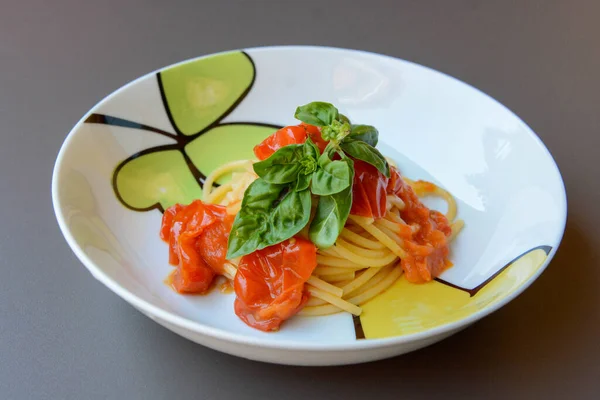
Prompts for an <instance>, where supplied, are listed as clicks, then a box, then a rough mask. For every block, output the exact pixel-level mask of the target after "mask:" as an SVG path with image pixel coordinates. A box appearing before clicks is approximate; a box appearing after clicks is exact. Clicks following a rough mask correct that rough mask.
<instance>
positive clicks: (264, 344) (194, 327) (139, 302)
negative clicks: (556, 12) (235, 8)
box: [51, 45, 567, 351]
mask: <svg viewBox="0 0 600 400" xmlns="http://www.w3.org/2000/svg"><path fill="white" fill-rule="evenodd" d="M280 50H299V51H302V50H317V51H323V52H342V53H352V54H358V55H362V56H369V57H373V58H384V59H387V60H391V61H394V62H401V63H406V64H410V65H412V66H416V67H419V68H423V69H425V70H427V71H429V72H433V73H436V74H441V75H443V76H444V77H446V78H448V79H451V80H453V81H456V82H459V83H461V84H463V85H466V86H467V87H469V88H471V89H473V90H475V91H476V92H478V93H479V94H480V95H483V96H485V97H487V98H488V99H490V100H492V101H493V102H494V103H496V104H497V105H498V106H500V107H501V108H503V109H504V110H505V111H507V112H509V113H510V114H512V115H513V116H515V117H516V118H517V120H518V121H519V122H521V123H522V124H523V126H524V127H525V128H526V129H525V133H524V134H529V135H530V136H531V137H532V138H533V139H534V141H535V142H536V143H537V145H538V147H539V149H540V150H541V151H542V153H545V155H546V156H547V157H549V159H550V161H551V162H552V165H553V167H554V169H555V172H556V173H557V174H558V178H559V182H558V183H559V185H560V187H561V189H562V190H561V194H562V203H563V205H564V207H563V209H562V210H561V211H562V212H561V215H560V223H559V229H557V231H556V233H555V238H554V242H553V243H550V245H551V246H552V249H551V251H550V252H549V253H548V255H547V257H546V259H545V261H544V262H543V263H542V265H541V266H540V267H539V268H538V269H537V270H536V272H535V273H534V274H533V275H532V276H530V277H529V278H528V279H527V280H526V281H525V282H523V283H522V284H521V285H520V286H519V287H517V288H516V289H515V290H514V291H513V292H512V293H510V294H509V295H507V296H505V297H503V298H501V299H499V300H497V301H496V302H494V303H492V304H490V305H488V306H486V307H484V308H482V309H480V310H478V311H476V312H474V313H472V314H470V315H468V316H467V317H464V318H460V319H458V320H455V321H452V322H448V323H445V324H442V325H438V326H436V327H433V328H429V329H426V330H424V331H420V332H416V333H409V334H406V335H401V336H393V337H388V338H377V339H365V340H356V341H354V342H345V343H318V342H316V343H311V342H302V341H298V340H287V339H286V340H282V341H273V340H270V339H269V338H267V337H254V336H246V335H244V334H241V333H234V332H229V331H226V330H223V329H221V328H216V327H211V326H207V325H204V324H202V323H201V322H196V321H192V320H190V319H187V318H185V317H182V316H179V315H176V314H173V313H171V312H169V311H167V310H165V309H163V308H161V307H158V306H156V305H153V304H152V303H150V302H148V301H146V300H144V299H142V298H140V297H138V296H137V295H136V294H134V293H132V292H130V291H129V290H127V289H126V288H125V287H123V286H122V285H121V284H119V282H117V281H115V280H113V279H112V278H110V277H109V276H108V275H107V274H106V273H104V272H103V270H102V269H101V268H99V267H98V266H97V265H96V264H95V263H94V262H93V261H92V260H91V259H90V258H89V257H88V256H87V255H86V253H85V251H84V250H83V249H82V248H81V247H80V246H79V245H78V244H77V242H76V240H75V238H74V236H73V234H72V233H71V231H70V229H69V227H68V225H67V223H66V219H65V215H64V213H63V207H62V204H61V201H60V198H59V194H58V192H59V190H58V187H59V184H60V175H61V169H62V166H63V159H64V157H65V154H66V152H67V151H68V149H69V147H70V144H71V142H72V140H73V138H74V137H75V135H76V134H77V131H78V130H79V128H80V127H81V125H82V124H83V122H84V121H85V120H86V118H87V117H88V116H89V115H90V114H92V113H93V112H94V110H96V109H97V108H98V107H100V106H101V105H103V104H104V103H106V102H108V101H110V100H111V99H112V98H113V97H115V96H117V95H118V94H119V93H121V92H124V91H126V90H127V89H128V88H129V87H131V86H134V85H136V84H137V83H138V82H139V81H142V80H144V79H146V78H148V77H150V76H152V75H154V74H156V73H157V72H160V71H162V70H164V69H166V68H171V67H175V66H178V65H182V64H185V63H188V62H191V61H195V60H199V59H203V58H209V57H213V56H217V55H221V54H227V53H231V52H235V51H251V52H252V51H254V52H256V51H267V52H268V51H280ZM51 191H52V204H53V209H54V214H55V216H56V219H57V222H58V225H59V227H60V230H61V232H62V234H63V236H64V237H65V239H66V241H67V243H68V244H69V247H70V248H71V250H72V251H73V252H74V253H75V255H76V256H77V258H78V259H79V261H80V262H82V263H83V264H84V266H85V267H86V268H87V269H88V270H89V271H90V273H91V274H92V276H93V277H95V278H96V279H97V280H99V281H100V282H102V283H103V284H104V285H105V286H107V287H108V288H109V289H110V290H112V291H113V292H114V293H116V294H117V295H118V296H119V297H121V298H123V299H124V300H126V301H127V302H128V303H130V304H131V305H133V306H134V307H135V308H137V309H138V310H140V311H142V312H143V313H144V314H146V315H147V316H155V317H157V318H159V319H161V320H162V321H164V322H166V323H167V324H172V325H175V326H177V327H180V328H183V329H186V330H189V331H192V332H195V333H198V334H201V335H204V336H207V337H209V338H212V339H215V340H220V341H226V342H232V343H235V344H239V345H250V346H253V347H258V348H263V349H273V350H287V351H311V350H312V351H323V350H325V351H356V350H368V349H375V348H385V347H394V346H396V345H401V344H405V343H411V342H417V341H421V340H425V339H428V338H432V337H435V336H438V335H442V334H444V333H452V332H453V331H457V330H459V329H461V328H463V327H466V326H468V325H470V324H472V323H474V322H476V321H478V320H480V319H481V318H483V317H485V316H487V315H490V314H491V313H493V312H495V311H497V310H498V309H500V308H501V307H503V306H504V305H506V304H507V303H509V302H510V301H512V300H514V299H515V298H516V297H517V296H519V295H520V294H521V293H522V292H523V291H525V290H526V289H527V288H528V287H529V286H530V285H531V284H532V283H533V282H534V281H535V280H536V279H537V278H538V277H539V276H540V275H541V274H542V272H544V270H545V269H546V268H547V266H548V264H549V263H550V262H551V261H552V259H553V258H554V255H555V254H556V251H557V250H558V248H559V246H560V243H561V241H562V238H563V235H564V232H565V227H566V222H567V195H566V190H565V184H564V180H563V178H562V174H561V173H560V169H559V167H558V165H557V164H556V161H555V159H554V157H553V156H552V154H551V153H550V151H549V150H548V148H547V147H546V146H545V144H544V143H543V142H542V140H541V139H540V138H539V136H538V135H537V134H536V133H535V132H534V131H533V130H532V129H531V128H530V127H529V125H527V124H526V123H525V122H524V121H523V120H522V119H521V118H520V117H519V116H518V115H517V114H516V113H514V112H513V111H512V110H510V109H509V108H508V107H506V106H505V105H503V104H502V103H500V102H499V101H497V100H496V99H494V98H493V97H491V96H490V95H488V94H486V93H485V92H483V91H481V90H479V89H477V88H476V87H474V86H472V85H470V84H468V83H466V82H464V81H462V80H460V79H457V78H454V77H452V76H450V75H448V74H446V73H444V72H441V71H438V70H435V69H433V68H430V67H427V66H424V65H421V64H418V63H415V62H412V61H408V60H404V59H401V58H397V57H393V56H389V55H385V54H379V53H374V52H370V51H364V50H356V49H350V48H342V47H330V46H312V45H291V46H288V45H276V46H258V47H249V48H242V49H232V50H226V51H221V52H217V53H211V54H207V55H203V56H199V57H193V58H189V59H186V60H183V61H180V62H177V63H174V64H170V65H167V66H164V67H161V68H158V69H156V70H154V71H151V72H149V73H147V74H144V75H142V76H140V77H138V78H136V79H134V80H132V81H130V82H128V83H126V84H124V85H122V86H121V87H119V88H118V89H116V90H114V91H112V92H111V93H110V94H108V95H107V96H105V97H104V98H103V99H102V100H100V101H99V102H98V103H96V104H95V105H94V106H93V107H92V108H91V109H90V110H89V111H88V112H86V113H85V115H84V116H83V117H82V118H81V119H80V120H79V121H78V122H77V123H76V124H75V125H74V126H73V128H72V129H71V130H70V132H69V133H68V135H67V136H66V138H65V140H64V142H63V144H62V145H61V148H60V150H59V152H58V155H57V158H56V161H55V164H54V168H53V172H52V189H51Z"/></svg>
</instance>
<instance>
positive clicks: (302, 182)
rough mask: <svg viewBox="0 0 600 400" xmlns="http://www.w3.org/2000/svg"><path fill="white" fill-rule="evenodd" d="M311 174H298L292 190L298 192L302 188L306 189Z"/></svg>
mask: <svg viewBox="0 0 600 400" xmlns="http://www.w3.org/2000/svg"><path fill="white" fill-rule="evenodd" d="M312 176H313V174H308V175H302V174H300V175H298V180H297V181H296V187H295V188H294V190H295V191H296V192H300V191H302V190H306V189H308V187H309V186H310V181H311V180H312Z"/></svg>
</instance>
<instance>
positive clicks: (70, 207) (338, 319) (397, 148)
mask: <svg viewBox="0 0 600 400" xmlns="http://www.w3.org/2000/svg"><path fill="white" fill-rule="evenodd" d="M313 100H322V101H329V102H331V103H334V104H336V105H337V106H338V108H340V111H341V112H342V113H344V114H346V115H348V116H350V117H351V119H352V120H353V121H359V122H360V123H365V124H370V125H374V126H376V127H377V128H378V129H379V132H380V145H379V147H380V150H381V151H382V152H383V153H384V154H386V155H387V156H389V157H391V158H393V159H394V160H395V161H396V162H397V164H398V166H399V167H400V169H401V171H402V172H403V173H404V174H405V175H407V176H408V177H410V178H413V179H418V178H420V179H427V180H431V181H434V182H436V183H437V184H439V185H441V186H443V187H444V188H446V189H447V190H449V191H450V192H451V193H452V194H453V195H454V196H455V197H456V198H457V201H458V208H459V215H458V216H459V217H460V218H462V219H464V220H465V222H466V225H465V229H464V230H463V232H462V233H461V234H460V235H459V237H458V238H457V240H456V241H454V242H453V243H452V247H451V259H452V261H453V262H454V264H455V265H454V267H453V268H451V269H449V270H448V271H447V272H445V273H444V274H443V275H442V276H441V279H440V280H438V281H435V282H432V283H429V284H425V285H412V284H409V283H408V282H406V280H404V279H403V278H401V279H400V280H399V281H398V282H396V284H395V285H394V286H393V287H392V288H390V289H389V290H388V291H386V292H385V293H384V294H382V295H380V296H378V297H377V298H375V299H374V300H372V301H370V302H369V303H367V304H366V305H365V306H364V307H363V309H364V312H363V314H362V315H361V316H360V318H354V319H353V318H352V316H351V315H349V314H345V313H341V314H337V315H333V316H326V317H296V318H293V319H292V320H290V321H288V322H287V323H286V324H285V325H284V326H283V328H282V329H281V330H280V331H279V332H276V333H269V334H267V333H264V332H260V331H256V330H253V329H251V328H249V327H247V326H246V325H244V324H243V323H242V322H241V321H240V320H239V319H238V318H237V317H236V316H235V314H234V313H233V306H232V304H233V299H234V296H233V295H232V294H224V293H221V292H219V291H213V292H211V293H210V294H208V295H205V296H181V295H178V294H176V293H174V292H173V291H172V290H171V289H170V288H169V287H167V286H166V285H165V284H164V283H163V281H164V279H165V277H166V276H167V275H168V274H169V272H170V271H171V269H172V267H171V266H170V265H169V264H168V263H167V246H166V245H165V244H164V243H162V242H161V241H160V239H159V237H158V229H159V226H160V219H161V216H162V215H161V212H162V210H164V209H165V208H166V207H168V206H169V205H171V204H174V203H176V202H182V203H187V202H189V201H191V200H193V199H194V198H200V197H201V185H202V182H203V179H204V177H205V176H206V175H207V174H208V173H210V172H211V170H212V169H214V168H215V167H216V166H218V165H219V164H221V163H224V162H227V161H231V160H234V159H240V158H250V157H251V156H252V146H253V145H254V144H255V143H256V142H257V141H259V140H261V138H264V137H266V136H267V135H268V134H270V133H271V132H273V131H274V130H275V129H276V127H277V126H282V125H286V124H291V123H294V119H293V113H294V110H295V108H296V106H298V105H301V104H305V103H307V102H310V101H313ZM52 189H53V201H54V207H55V212H56V216H57V219H58V222H59V225H60V227H61V229H62V232H63V234H64V235H65V237H66V239H67V241H68V243H69V245H70V246H71V248H72V249H73V251H74V252H75V253H76V254H77V256H78V257H79V259H80V260H81V261H82V262H83V263H84V265H85V266H86V267H87V268H88V269H89V270H90V272H91V273H92V274H93V275H94V276H95V277H96V278H97V279H99V280H100V281H101V282H103V283H104V284H105V285H106V286H108V287H109V288H110V289H111V290H113V291H114V292H115V293H117V294H118V295H119V296H121V297H123V298H124V299H125V300H127V301H128V302H130V303H131V304H132V305H133V306H135V307H136V308H137V309H139V310H140V311H141V312H143V313H144V314H146V315H148V316H149V317H150V318H152V319H154V320H155V321H156V322H158V323H160V324H161V325H163V326H165V327H167V328H169V329H171V330H172V331H174V332H176V333H178V334H180V335H182V336H184V337H186V338H188V339H190V340H193V341H195V342H198V343H200V344H203V345H206V346H209V347H212V348H215V349H217V350H220V351H224V352H227V353H231V354H235V355H239V356H242V357H246V358H251V359H256V360H262V361H269V362H277V363H285V364H298V365H331V364H346V363H356V362H364V361H370V360H375V359H380V358H385V357H390V356H394V355H398V354H402V353H405V352H407V351H412V350H415V349H418V348H421V347H423V346H427V345H429V344H431V343H434V342H436V341H438V340H441V339H443V338H445V337H447V336H449V335H451V334H452V333H455V332H457V331H458V330H460V329H463V328H464V327H466V326H468V325H469V324H471V323H473V322H475V321H476V320H478V319H479V318H482V317H483V316H485V315H487V314H489V313H491V312H492V311H494V310H496V309H498V308H499V307H501V306H502V305H504V304H506V303H507V302H508V301H510V300H511V299H513V298H514V297H515V296H516V295H518V294H519V293H520V292H521V291H523V290H524V289H525V288H526V287H527V286H528V285H529V284H530V283H531V282H532V281H533V280H535V278H536V277H537V276H538V275H539V274H540V273H541V272H542V271H543V269H544V268H545V267H546V265H547V264H548V262H549V261H550V259H551V258H552V256H553V255H554V253H555V251H556V248H557V247H558V245H559V243H560V240H561V237H562V233H563V230H564V226H565V219H566V198H565V192H564V186H563V183H562V179H561V176H560V173H559V171H558V169H557V167H556V165H555V163H554V161H553V160H552V157H551V156H550V154H549V153H548V151H547V150H546V148H545V147H544V145H543V144H542V143H541V141H540V140H539V139H538V138H537V136H536V135H535V134H534V133H533V132H532V131H531V129H529V127H527V125H526V124H525V123H523V121H521V120H520V119H519V118H518V117H517V116H515V115H514V114H513V113H512V112H510V111H509V110H508V109H506V108H505V107H504V106H502V105H501V104H499V103H498V102H496V101H495V100H493V99H492V98H490V97H488V96H487V95H485V94H483V93H481V92H479V91H478V90H476V89H474V88H472V87H470V86H468V85H466V84H464V83H462V82H460V81H458V80H455V79H453V78H450V77H448V76H446V75H444V74H441V73H439V72H436V71H433V70H431V69H428V68H425V67H422V66H419V65H416V64H413V63H409V62H406V61H402V60H398V59H394V58H390V57H385V56H381V55H376V54H370V53H364V52H358V51H350V50H342V49H331V48H317V47H273V48H257V49H248V50H245V51H243V52H241V51H235V52H229V53H222V54H219V55H214V56H208V57H203V58H199V59H195V60H190V61H186V62H184V63H181V64H177V65H175V66H171V67H167V68H165V69H162V70H160V71H157V72H154V73H151V74H149V75H146V76H144V77H142V78H140V79H138V80H136V81H134V82H132V83H130V84H128V85H126V86H125V87H123V88H121V89H119V90H118V91H116V92H115V93H113V94H111V95H110V96H108V97H107V98H106V99H104V100H102V101H101V102H100V103H99V104H98V105H97V106H95V107H94V108H93V109H92V110H90V112H89V113H88V114H87V115H86V116H84V118H83V119H82V120H81V121H80V122H79V123H78V124H77V125H76V126H75V127H74V128H73V130H72V131H71V133H70V134H69V136H68V137H67V140H66V141H65V144H64V145H63V147H62V149H61V151H60V154H59V156H58V159H57V163H56V167H55V170H54V176H53V186H52ZM429 205H430V206H432V207H437V206H441V205H440V204H437V203H435V202H430V203H429Z"/></svg>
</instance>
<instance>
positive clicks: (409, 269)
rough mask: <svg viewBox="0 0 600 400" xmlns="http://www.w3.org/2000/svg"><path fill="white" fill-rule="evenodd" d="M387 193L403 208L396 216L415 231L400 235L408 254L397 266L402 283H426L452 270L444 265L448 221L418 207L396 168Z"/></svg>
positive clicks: (448, 263) (446, 260)
mask: <svg viewBox="0 0 600 400" xmlns="http://www.w3.org/2000/svg"><path fill="white" fill-rule="evenodd" d="M387 190H388V192H389V193H394V194H396V196H398V197H399V198H401V199H402V201H404V204H405V205H406V207H405V208H404V210H402V211H401V212H400V216H401V217H402V219H403V220H404V221H405V222H406V223H407V224H408V225H410V226H411V227H412V226H414V227H417V228H418V229H417V230H416V231H415V232H413V230H412V229H401V231H400V236H401V237H402V238H403V239H404V248H405V250H406V251H407V253H408V257H405V258H403V259H402V262H401V266H402V269H403V270H404V273H405V274H406V279H407V280H408V281H409V282H412V283H423V282H429V281H431V280H432V279H434V278H436V277H438V276H439V275H440V274H441V273H442V272H443V271H444V270H446V269H447V268H449V267H450V266H452V263H451V262H450V261H448V253H449V249H448V240H447V238H448V236H450V234H451V233H452V229H451V228H450V224H449V223H448V219H447V218H446V217H445V216H444V215H443V214H441V213H440V212H438V211H433V210H430V209H429V208H427V207H426V206H425V205H424V204H423V203H421V201H420V200H419V198H418V197H417V195H416V193H415V192H414V190H413V189H412V188H411V187H410V185H408V184H407V183H406V182H404V180H403V179H402V177H401V176H400V173H399V172H398V170H397V169H396V168H391V178H390V181H389V184H388V188H387ZM432 190H433V189H432Z"/></svg>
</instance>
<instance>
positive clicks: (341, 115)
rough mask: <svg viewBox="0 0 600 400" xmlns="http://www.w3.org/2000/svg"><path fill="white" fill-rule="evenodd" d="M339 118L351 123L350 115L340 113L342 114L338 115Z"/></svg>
mask: <svg viewBox="0 0 600 400" xmlns="http://www.w3.org/2000/svg"><path fill="white" fill-rule="evenodd" d="M338 120H339V121H340V122H341V123H344V122H347V123H349V124H350V119H349V118H348V117H346V116H345V115H344V114H340V115H339V116H338Z"/></svg>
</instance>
